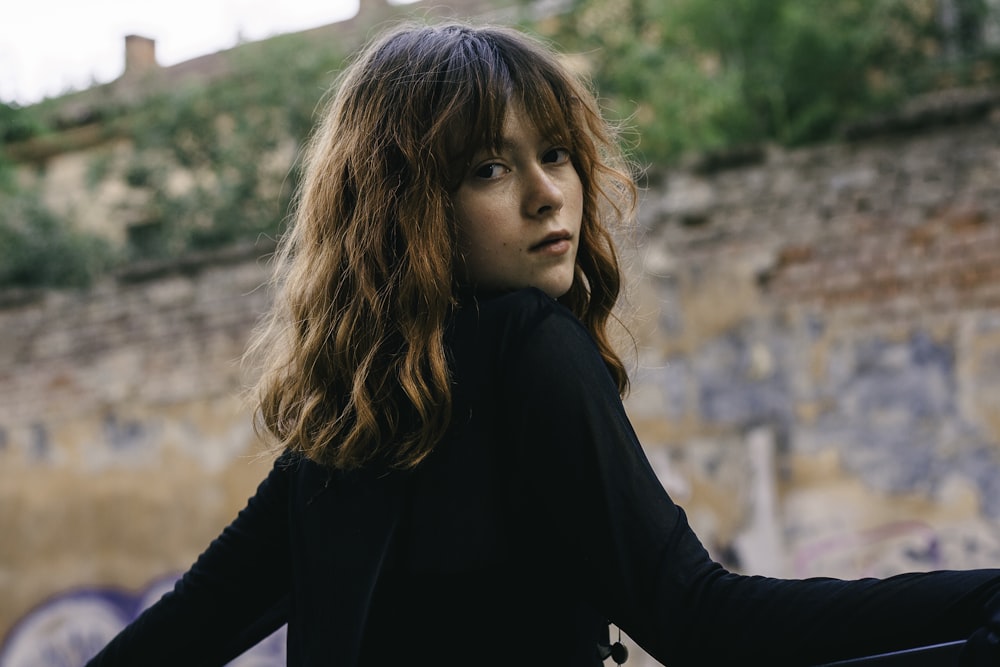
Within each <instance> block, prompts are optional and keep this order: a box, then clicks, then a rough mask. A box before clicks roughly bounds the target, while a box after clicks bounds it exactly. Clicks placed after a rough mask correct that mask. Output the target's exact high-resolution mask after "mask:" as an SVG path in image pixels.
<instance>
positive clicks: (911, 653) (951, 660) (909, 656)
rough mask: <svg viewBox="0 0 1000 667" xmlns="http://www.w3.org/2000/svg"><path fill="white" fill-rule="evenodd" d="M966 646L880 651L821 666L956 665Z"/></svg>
mask: <svg viewBox="0 0 1000 667" xmlns="http://www.w3.org/2000/svg"><path fill="white" fill-rule="evenodd" d="M963 646H965V642H964V641H955V642H947V643H945V644H934V645H932V646H921V647H919V648H911V649H905V650H902V651H892V652H890V653H879V654H878V655H870V656H866V657H864V658H851V659H850V660H840V661H837V662H830V663H826V664H824V665H820V666H819V667H854V666H855V665H860V666H862V667H955V666H956V665H958V654H959V653H961V652H962V647H963Z"/></svg>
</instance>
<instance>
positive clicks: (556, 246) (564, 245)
mask: <svg viewBox="0 0 1000 667" xmlns="http://www.w3.org/2000/svg"><path fill="white" fill-rule="evenodd" d="M571 238H572V234H570V233H569V232H567V231H558V232H552V233H551V234H548V235H546V236H545V238H543V239H542V240H541V241H539V242H538V243H536V244H534V245H533V246H531V247H530V248H529V250H531V251H532V252H538V251H550V252H551V251H562V250H564V249H568V247H569V240H570V239H571Z"/></svg>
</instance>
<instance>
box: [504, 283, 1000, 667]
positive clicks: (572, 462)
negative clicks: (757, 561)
mask: <svg viewBox="0 0 1000 667" xmlns="http://www.w3.org/2000/svg"><path fill="white" fill-rule="evenodd" d="M537 307H539V308H542V309H543V312H542V314H541V315H540V316H534V317H528V316H518V317H519V318H520V319H521V321H522V322H524V323H525V324H524V326H523V327H522V328H521V330H520V332H519V335H517V336H510V335H509V336H507V337H505V345H504V349H505V353H504V354H505V356H504V358H503V360H502V362H501V364H500V366H501V368H502V369H503V370H502V371H500V374H501V377H502V378H503V381H502V382H501V384H502V385H503V386H502V387H501V392H502V395H503V396H504V397H505V399H504V400H505V406H504V409H505V410H507V411H508V414H509V415H510V418H511V423H512V424H513V429H514V431H513V439H514V447H515V452H516V456H517V468H518V470H519V471H520V472H519V474H522V475H524V476H525V477H526V478H527V480H528V481H527V487H528V488H529V489H530V492H531V493H532V495H533V496H534V498H535V500H534V502H535V503H536V504H537V505H538V510H539V512H540V513H541V514H542V515H543V516H545V517H546V518H547V520H548V521H550V522H551V526H552V530H553V532H554V533H555V535H556V536H557V538H556V542H557V544H558V545H560V546H559V548H561V549H564V553H563V554H561V555H560V557H561V558H563V559H565V562H567V563H570V564H572V569H573V571H575V572H578V573H580V574H579V576H580V577H581V579H582V580H581V581H580V582H579V585H580V586H581V587H582V588H583V589H585V590H592V591H593V596H594V600H593V602H594V603H595V605H596V606H597V607H598V608H599V609H601V610H602V611H603V613H605V614H607V616H608V617H609V618H610V619H611V620H612V621H614V622H615V623H616V624H617V625H619V626H621V627H622V628H623V629H624V630H625V631H626V632H627V633H628V634H629V635H630V636H632V638H633V639H635V640H636V641H637V642H638V643H639V644H640V645H641V646H642V647H643V648H644V649H645V650H646V651H648V652H649V653H650V654H651V655H653V656H654V657H655V658H656V659H657V660H659V661H661V662H664V663H666V664H669V665H672V666H676V665H704V664H728V663H730V662H732V664H769V665H783V664H791V665H809V664H817V663H821V662H825V661H829V660H833V659H839V658H845V657H856V656H860V655H868V654H872V653H877V652H881V651H887V650H895V649H899V648H904V647H913V646H921V645H926V644H931V643H935V642H943V641H949V640H954V639H963V638H965V637H966V636H968V635H969V634H970V633H971V632H972V631H973V630H974V629H975V627H976V626H977V625H979V624H980V622H981V617H980V614H981V610H982V607H983V605H984V602H985V601H986V600H987V599H989V597H990V595H991V594H992V593H993V592H995V591H996V590H998V589H1000V572H996V571H973V572H949V573H933V574H912V575H902V576H899V577H893V578H890V579H886V580H875V579H865V580H859V581H842V580H835V579H808V580H798V581H793V580H779V579H769V578H764V577H753V576H741V575H737V574H733V573H730V572H727V571H726V570H725V569H723V568H722V567H721V566H720V565H719V564H717V563H715V562H713V560H712V559H711V558H710V557H709V554H708V553H707V551H706V550H705V549H704V547H703V546H702V544H701V543H700V542H699V540H698V539H697V537H696V536H695V534H694V533H693V531H692V530H691V528H690V526H689V525H688V522H687V518H686V517H685V514H684V512H683V510H682V509H681V508H679V507H678V506H677V505H675V504H674V503H673V501H672V500H671V499H670V497H669V496H668V495H667V493H666V492H665V491H664V489H663V487H662V485H661V484H660V482H659V481H658V479H657V477H656V475H655V474H654V472H653V470H652V468H651V467H650V465H649V463H648V461H647V459H646V457H645V455H644V454H643V451H642V448H641V446H640V444H639V442H638V440H637V438H636V435H635V433H634V432H633V430H632V427H631V424H630V423H629V420H628V418H627V416H626V414H625V411H624V409H623V406H622V403H621V401H620V400H619V397H618V393H617V389H616V386H615V384H614V382H613V380H612V378H611V376H610V374H609V373H608V371H607V369H606V367H605V365H604V363H603V360H602V358H601V357H600V355H599V353H598V351H597V348H596V346H595V345H594V343H593V340H592V339H591V338H590V336H589V334H588V333H587V331H586V330H585V329H584V328H583V327H582V325H581V324H580V323H579V321H578V320H576V319H575V318H574V317H573V316H572V315H571V314H570V313H569V312H568V311H566V310H565V309H563V308H562V307H561V306H558V305H557V304H555V303H554V302H550V303H549V304H548V305H541V306H537Z"/></svg>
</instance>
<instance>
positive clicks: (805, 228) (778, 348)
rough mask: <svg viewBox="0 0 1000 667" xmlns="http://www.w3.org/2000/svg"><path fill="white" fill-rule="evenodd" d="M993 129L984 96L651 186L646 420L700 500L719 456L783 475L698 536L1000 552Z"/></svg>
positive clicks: (772, 544)
mask: <svg viewBox="0 0 1000 667" xmlns="http://www.w3.org/2000/svg"><path fill="white" fill-rule="evenodd" d="M977 99H978V98H977ZM952 110H953V111H954V109H952ZM938 111H939V113H938V114H937V116H936V118H937V119H941V120H943V119H947V118H949V117H953V116H954V115H955V114H954V113H952V114H949V113H948V109H944V110H940V109H939V110H938ZM931 116H934V114H931ZM930 120H931V121H933V120H935V117H931V118H930ZM998 121H1000V116H998V114H997V113H996V112H995V111H993V112H990V111H989V109H986V108H979V115H978V116H977V118H976V119H975V120H970V121H969V122H967V123H964V124H960V125H954V126H934V125H931V126H930V127H924V128H922V129H921V130H919V132H918V133H917V134H896V135H889V136H883V137H876V138H870V139H867V140H864V141H858V142H856V143H845V144H840V145H833V146H827V147H822V148H816V149H809V150H801V151H792V152H781V151H777V150H774V151H765V152H763V153H761V154H759V155H757V156H751V157H755V159H754V160H751V161H750V162H751V163H750V164H744V165H742V166H736V167H733V168H729V169H723V170H721V171H716V172H713V173H703V172H699V170H697V169H686V170H678V171H672V172H670V173H668V174H666V176H665V177H664V178H663V181H662V183H660V182H657V183H654V184H653V185H652V186H651V187H650V190H649V192H648V193H647V195H646V198H645V202H644V206H643V212H642V221H643V230H644V232H645V234H646V238H645V240H644V243H643V248H644V250H645V254H644V256H643V257H642V265H641V266H642V269H643V271H642V273H643V275H644V277H645V279H646V282H645V284H644V285H643V286H642V287H641V289H640V290H639V294H638V296H637V302H636V310H637V312H638V314H639V316H640V318H644V319H645V325H644V326H641V327H640V329H639V331H641V334H642V340H641V348H642V357H641V364H640V369H639V372H638V376H637V377H638V383H637V384H638V386H639V390H638V392H637V396H636V397H635V400H634V401H633V402H632V407H633V414H634V416H635V418H636V420H637V422H638V423H639V428H640V429H641V430H642V431H643V433H644V434H646V444H647V445H648V446H650V447H651V448H662V450H660V449H657V451H661V452H662V455H663V456H664V458H665V460H666V462H667V463H670V464H673V465H674V466H675V467H678V468H680V469H681V470H683V471H685V475H684V476H685V477H692V478H694V479H702V478H704V479H705V480H706V483H707V484H708V486H709V487H711V488H713V489H715V490H716V491H714V492H713V491H709V490H706V491H701V490H700V489H699V488H698V487H697V486H692V490H691V491H690V492H689V493H688V495H689V496H690V498H691V500H692V501H695V500H697V499H698V498H699V497H701V498H704V499H705V500H708V499H710V498H714V496H713V493H721V490H724V489H726V488H727V485H726V484H725V481H724V480H723V479H721V478H719V476H718V474H713V472H712V471H713V470H714V471H725V469H726V466H727V465H736V466H738V467H740V468H742V469H743V471H745V470H747V469H750V468H752V467H754V466H757V467H759V466H761V465H763V473H764V474H765V475H768V474H769V475H772V476H773V479H774V480H775V485H774V490H773V492H768V493H765V491H766V489H761V488H760V487H759V485H755V484H754V483H753V482H752V481H743V482H742V484H743V485H744V487H745V488H744V490H743V491H742V492H740V493H741V494H742V496H743V497H744V498H746V499H747V500H748V501H749V500H751V499H752V498H755V501H754V502H748V503H727V502H726V499H725V496H720V497H719V498H718V500H719V501H720V502H719V503H717V504H713V508H714V512H713V516H714V517H716V518H713V519H712V521H711V526H709V527H708V529H707V530H706V534H707V536H708V538H709V541H710V543H712V544H714V546H715V548H716V549H717V550H718V552H719V553H720V554H724V555H726V556H728V557H730V558H731V562H732V563H733V564H734V565H736V566H740V565H742V566H744V567H746V568H748V569H754V570H761V569H766V570H768V571H771V572H773V573H775V574H784V575H790V576H807V575H813V574H833V575H844V576H858V575H863V574H868V573H873V574H886V573H889V572H894V571H898V570H900V569H913V568H920V569H923V568H929V567H969V566H975V565H982V564H990V565H993V566H996V565H997V564H998V563H1000V532H998V530H997V529H998V526H1000V486H998V485H997V482H996V480H997V479H1000V476H998V473H1000V122H998ZM706 164H707V161H706V162H703V163H702V165H700V166H702V167H703V168H704V167H705V166H706ZM751 435H753V437H757V438H758V439H759V438H763V441H764V444H762V445H760V446H758V447H757V448H756V449H754V448H753V447H750V446H749V445H748V443H749V441H750V440H751V439H752V438H751ZM696 452H702V453H696ZM754 457H756V458H754ZM754 469H757V468H754ZM734 477H736V478H739V472H736V473H734ZM758 479H760V478H759V477H758ZM730 488H737V489H739V488H741V487H740V486H739V484H737V485H735V486H732V487H730ZM682 495H683V494H682ZM768 506H770V507H773V508H774V512H775V514H774V516H772V517H769V518H770V519H771V520H773V521H774V524H767V525H766V526H765V527H766V530H764V531H763V533H764V534H760V533H758V534H757V535H756V536H755V537H753V538H752V539H750V537H749V536H747V535H745V534H744V532H745V531H746V527H747V526H749V525H754V526H760V523H759V522H760V521H763V520H764V519H765V518H768V517H766V516H758V515H759V514H760V512H759V509H760V508H761V507H768ZM754 507H757V508H758V511H757V512H756V513H755V511H754ZM765 514H766V513H765ZM722 517H725V519H722ZM774 554H781V558H780V560H779V561H776V560H775V558H773V555H774Z"/></svg>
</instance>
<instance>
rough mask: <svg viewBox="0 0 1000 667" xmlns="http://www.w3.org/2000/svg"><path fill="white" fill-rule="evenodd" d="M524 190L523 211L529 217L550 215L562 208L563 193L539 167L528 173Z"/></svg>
mask: <svg viewBox="0 0 1000 667" xmlns="http://www.w3.org/2000/svg"><path fill="white" fill-rule="evenodd" d="M526 181H527V182H526V183H525V190H524V196H523V199H524V202H523V204H524V210H525V214H526V215H528V216H529V217H533V218H537V217H544V216H547V215H551V214H553V213H555V212H556V211H558V210H559V209H561V208H562V206H563V191H562V188H561V187H560V186H559V182H558V181H557V180H555V179H554V178H553V177H552V176H551V175H550V174H549V173H547V172H546V171H545V169H543V168H542V167H541V166H540V165H539V166H536V167H535V168H534V169H532V170H531V171H530V172H529V173H528V177H527V179H526Z"/></svg>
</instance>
